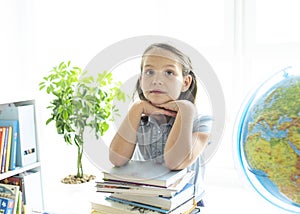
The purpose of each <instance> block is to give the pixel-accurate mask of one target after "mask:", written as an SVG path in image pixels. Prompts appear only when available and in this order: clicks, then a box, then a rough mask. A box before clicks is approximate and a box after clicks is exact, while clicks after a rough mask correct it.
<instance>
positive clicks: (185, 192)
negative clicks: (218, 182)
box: [110, 183, 194, 210]
mask: <svg viewBox="0 0 300 214" xmlns="http://www.w3.org/2000/svg"><path fill="white" fill-rule="evenodd" d="M110 197H112V198H118V199H122V200H127V201H133V202H138V203H141V204H148V205H151V206H155V207H158V208H161V209H164V210H172V209H175V208H176V207H178V206H180V205H181V204H182V203H183V202H184V201H186V200H187V199H192V198H193V197H194V185H193V184H190V183H187V184H186V185H185V186H184V188H183V189H182V190H181V191H179V192H177V193H176V194H175V195H174V196H173V197H162V196H157V197H155V196H145V195H132V194H118V193H114V194H112V195H111V196H110Z"/></svg>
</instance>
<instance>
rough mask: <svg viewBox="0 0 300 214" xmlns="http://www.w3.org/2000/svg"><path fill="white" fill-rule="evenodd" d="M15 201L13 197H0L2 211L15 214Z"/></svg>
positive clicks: (0, 209) (0, 210)
mask: <svg viewBox="0 0 300 214" xmlns="http://www.w3.org/2000/svg"><path fill="white" fill-rule="evenodd" d="M14 204H15V201H14V200H13V199H11V198H5V197H0V213H1V214H14V210H13V209H14Z"/></svg>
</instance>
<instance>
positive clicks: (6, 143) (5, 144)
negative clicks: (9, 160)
mask: <svg viewBox="0 0 300 214" xmlns="http://www.w3.org/2000/svg"><path fill="white" fill-rule="evenodd" d="M3 128H5V137H4V141H3V143H2V162H1V166H0V167H1V169H0V171H1V173H3V172H5V163H6V155H7V145H8V135H9V127H3Z"/></svg>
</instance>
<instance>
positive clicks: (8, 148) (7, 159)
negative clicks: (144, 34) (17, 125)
mask: <svg viewBox="0 0 300 214" xmlns="http://www.w3.org/2000/svg"><path fill="white" fill-rule="evenodd" d="M11 143H12V127H11V126H9V127H8V140H7V149H6V162H5V168H4V171H5V172H7V171H8V170H9V165H10V156H11Z"/></svg>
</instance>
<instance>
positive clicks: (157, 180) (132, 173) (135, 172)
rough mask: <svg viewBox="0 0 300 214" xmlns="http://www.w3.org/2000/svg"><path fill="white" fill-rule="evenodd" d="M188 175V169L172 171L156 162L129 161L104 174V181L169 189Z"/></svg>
mask: <svg viewBox="0 0 300 214" xmlns="http://www.w3.org/2000/svg"><path fill="white" fill-rule="evenodd" d="M186 173H187V169H182V170H173V171H171V170H169V169H168V168H167V167H166V166H165V165H164V164H162V163H156V162H154V161H129V162H128V163H127V164H126V165H124V166H121V167H112V168H111V169H110V170H108V171H106V172H103V180H111V181H126V182H131V183H136V184H144V185H152V186H159V187H166V188H167V187H169V186H171V185H172V184H174V183H175V182H176V181H178V180H179V179H181V178H182V177H183V176H184V175H185V174H186Z"/></svg>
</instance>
